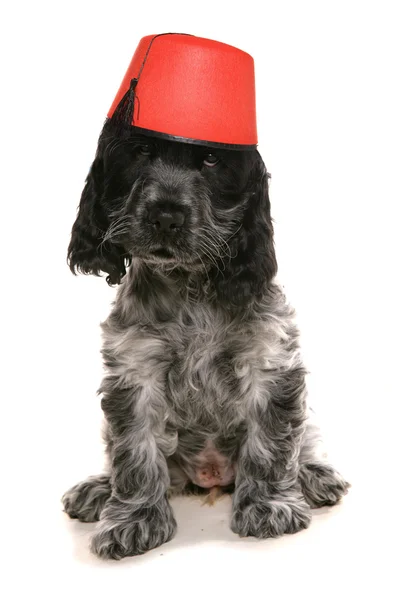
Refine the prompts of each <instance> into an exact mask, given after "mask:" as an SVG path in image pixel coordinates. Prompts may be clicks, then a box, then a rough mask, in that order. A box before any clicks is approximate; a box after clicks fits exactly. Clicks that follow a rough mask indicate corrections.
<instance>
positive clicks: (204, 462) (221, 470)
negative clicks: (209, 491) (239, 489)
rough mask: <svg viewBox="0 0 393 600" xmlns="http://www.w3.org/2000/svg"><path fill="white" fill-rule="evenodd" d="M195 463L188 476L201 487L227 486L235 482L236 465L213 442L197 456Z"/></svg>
mask: <svg viewBox="0 0 393 600" xmlns="http://www.w3.org/2000/svg"><path fill="white" fill-rule="evenodd" d="M194 461H195V462H194V468H192V467H191V468H190V469H189V473H188V474H189V477H190V479H191V481H192V482H193V483H195V484H196V485H199V486H200V487H203V488H211V487H215V486H226V485H229V484H230V483H233V481H234V480H235V474H236V467H235V465H234V464H233V463H232V462H231V461H230V459H229V458H228V457H226V456H224V455H223V454H222V453H221V452H219V451H218V450H217V448H216V447H215V446H214V444H213V443H212V442H211V441H209V442H208V443H207V444H206V446H205V448H204V449H203V450H202V451H201V452H199V454H197V455H196V456H195V458H194Z"/></svg>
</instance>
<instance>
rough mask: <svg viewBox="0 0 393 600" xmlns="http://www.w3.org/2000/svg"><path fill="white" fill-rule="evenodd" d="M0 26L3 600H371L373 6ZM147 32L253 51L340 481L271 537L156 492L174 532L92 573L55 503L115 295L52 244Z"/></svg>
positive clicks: (378, 365) (379, 419) (380, 21)
mask: <svg viewBox="0 0 393 600" xmlns="http://www.w3.org/2000/svg"><path fill="white" fill-rule="evenodd" d="M257 6H258V12H256V7H257ZM1 29H2V32H1V36H0V38H1V44H2V48H1V59H2V67H1V81H2V89H1V93H0V94H1V95H0V101H1V112H2V125H1V130H0V131H1V149H2V160H1V166H2V169H1V216H2V227H1V236H0V243H1V253H0V257H1V262H2V265H1V273H2V294H1V299H2V317H3V318H2V336H1V337H2V344H1V349H2V355H3V359H2V363H1V364H2V372H3V376H2V383H3V386H2V434H1V442H2V445H3V448H2V454H1V457H2V461H3V463H4V466H3V468H2V474H3V479H2V483H3V485H2V486H1V488H2V494H1V502H2V504H4V506H3V508H2V526H1V540H2V544H1V547H2V549H1V552H2V553H3V555H4V556H3V559H2V561H1V565H2V568H3V569H4V570H5V574H6V577H4V576H3V578H2V585H4V587H5V588H6V591H5V594H4V595H3V597H4V598H7V599H8V598H35V597H37V598H38V597H40V598H56V599H57V598H63V597H64V598H65V597H67V598H68V597H73V598H107V597H108V595H109V594H110V597H111V599H114V598H119V597H121V598H125V597H130V598H141V597H142V598H154V597H161V596H163V597H164V598H180V597H183V596H191V598H194V597H195V598H196V597H198V598H200V597H210V596H212V597H213V596H217V595H218V594H223V595H224V596H226V597H229V598H237V597H242V598H247V597H249V596H251V595H252V596H253V597H258V598H275V599H280V598H286V597H288V596H289V595H290V596H291V598H297V597H302V598H306V599H307V598H329V597H331V596H332V595H334V597H335V598H344V597H345V598H359V597H363V596H364V597H372V598H378V599H384V598H388V597H391V594H392V585H391V582H390V573H389V561H388V554H389V553H390V558H391V541H392V530H391V514H392V507H391V501H392V485H391V477H392V474H391V458H392V450H391V417H392V410H391V402H392V375H391V364H392V302H391V271H392V269H391V261H392V245H391V230H392V211H391V203H392V201H393V184H392V159H393V156H392V154H393V152H392V144H393V126H392V125H393V123H392V112H393V95H392V58H393V48H392V17H391V14H390V10H389V2H381V1H378V0H374V1H372V2H362V1H361V0H358V1H357V2H350V1H346V0H342V1H341V2H335V1H334V0H330V1H328V2H321V1H317V0H315V1H313V2H302V1H296V2H295V1H293V2H280V1H278V0H277V1H269V2H264V1H263V0H260V1H258V2H257V1H254V2H252V1H245V0H243V1H242V2H236V3H235V2H233V3H231V2H219V1H218V0H216V2H214V1H213V0H210V1H209V2H205V1H203V0H198V2H186V1H185V0H183V1H182V2H175V1H171V0H164V1H162V2H160V3H158V2H155V1H153V0H150V2H146V1H145V2H144V1H142V0H139V1H137V0H129V1H128V2H120V1H116V0H111V1H108V2H106V3H104V2H99V1H96V2H83V1H81V2H67V3H66V2H51V3H49V2H47V3H45V2H39V1H35V2H15V3H13V4H12V8H9V9H8V10H6V11H5V13H4V11H3V15H2V18H1ZM166 31H178V32H185V33H193V34H196V35H199V36H203V37H210V38H213V39H217V40H220V41H224V42H227V43H230V44H232V45H235V46H238V47H240V48H242V49H244V50H246V51H248V52H249V53H250V54H252V55H253V56H254V58H255V66H256V78H257V108H258V125H259V140H260V144H259V149H260V152H261V154H262V156H263V158H264V160H265V162H266V164H267V167H268V169H269V171H270V172H271V173H272V180H271V201H272V212H273V216H274V218H275V229H276V248H277V255H278V260H279V266H280V270H279V275H280V280H281V281H282V283H283V284H284V285H285V288H286V291H287V294H288V297H289V298H290V300H291V302H292V303H293V304H294V305H295V307H296V308H297V312H298V320H299V324H300V326H301V329H302V334H303V347H304V354H305V359H306V363H307V366H308V368H309V370H310V372H311V376H310V398H311V403H312V405H313V406H314V408H315V409H316V410H317V412H318V414H319V420H320V422H321V424H322V426H323V429H324V430H325V434H326V439H327V445H328V448H329V449H330V453H331V456H332V460H333V461H334V463H335V464H336V465H337V466H338V467H339V468H340V469H341V470H342V472H343V473H344V475H345V476H346V477H347V478H348V479H349V480H350V481H351V482H352V484H353V487H352V489H351V491H350V494H349V495H348V496H347V497H346V498H345V501H344V502H343V504H342V506H340V507H336V508H334V509H331V510H322V511H317V512H316V513H315V516H314V519H313V522H312V525H311V527H310V529H308V530H307V531H305V532H302V533H299V534H297V535H296V536H286V537H284V538H282V539H280V540H274V541H271V540H270V541H256V540H253V539H247V540H241V539H240V538H238V537H237V536H235V535H234V534H232V533H231V532H230V530H229V527H228V519H229V499H226V500H223V501H222V502H220V503H218V504H217V505H216V506H215V507H213V508H208V507H200V505H199V503H198V501H191V500H180V501H176V502H175V503H174V506H175V512H176V516H177V518H178V522H179V533H178V536H177V537H176V539H175V540H174V541H173V542H171V543H169V544H167V545H165V546H163V547H162V548H159V549H157V550H155V551H152V552H150V553H149V554H148V555H146V556H144V557H137V558H131V559H125V560H123V561H122V562H120V563H104V562H102V561H100V560H98V559H96V558H94V557H93V556H91V555H90V554H89V552H88V539H89V535H90V532H91V530H92V526H90V525H80V524H78V523H75V522H74V521H70V520H68V519H67V517H66V516H65V515H64V514H63V513H62V512H61V506H60V503H59V498H60V497H61V495H62V493H63V492H64V491H65V490H66V489H67V488H68V487H69V486H70V485H72V484H74V483H76V482H77V481H78V480H80V479H82V478H84V477H85V476H87V475H90V474H94V473H98V472H100V470H101V466H102V448H101V445H100V423H101V414H100V405H99V399H98V398H97V397H96V395H95V390H96V389H97V387H98V385H99V383H100V378H101V362H100V354H99V347H100V331H99V322H100V321H101V320H103V319H104V318H105V317H106V315H107V313H108V310H109V307H110V302H111V301H112V299H113V294H114V291H113V290H111V289H110V288H108V287H107V285H106V283H105V281H104V280H103V279H98V278H93V277H82V276H81V277H78V278H75V277H73V276H72V275H71V273H70V272H69V271H68V268H67V266H66V261H65V254H66V249H67V245H68V241H69V233H70V229H71V226H72V223H73V220H74V217H75V211H76V207H77V204H78V202H79V197H80V193H81V189H82V187H83V182H84V178H85V176H86V174H87V171H88V168H89V166H90V163H91V162H92V160H93V156H94V152H95V148H96V141H97V137H98V135H99V132H100V130H101V126H102V123H103V121H104V118H105V115H106V112H107V110H108V108H109V106H110V104H111V102H112V100H113V97H114V95H115V93H116V91H117V89H118V86H119V84H120V81H121V79H122V77H123V75H124V72H125V70H126V68H127V66H128V63H129V61H130V59H131V56H132V53H133V51H134V49H135V47H136V45H137V43H138V41H139V39H140V38H141V37H142V36H143V35H147V34H151V33H160V32H166ZM7 576H8V577H7Z"/></svg>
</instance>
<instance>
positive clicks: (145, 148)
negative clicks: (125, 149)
mask: <svg viewBox="0 0 393 600" xmlns="http://www.w3.org/2000/svg"><path fill="white" fill-rule="evenodd" d="M139 152H140V153H141V154H143V156H150V154H151V148H150V146H149V144H143V146H140V147H139Z"/></svg>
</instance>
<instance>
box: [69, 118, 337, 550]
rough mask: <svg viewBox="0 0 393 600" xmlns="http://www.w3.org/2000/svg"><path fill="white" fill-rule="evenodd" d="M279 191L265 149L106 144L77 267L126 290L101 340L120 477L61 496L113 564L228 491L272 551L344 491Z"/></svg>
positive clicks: (104, 137)
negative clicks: (284, 265)
mask: <svg viewBox="0 0 393 600" xmlns="http://www.w3.org/2000/svg"><path fill="white" fill-rule="evenodd" d="M268 188H269V174H268V172H267V170H266V167H265V164H264V162H263V160H262V158H261V156H260V154H259V152H258V151H257V150H256V149H253V150H231V149H222V148H220V149H218V148H215V147H209V146H203V145H198V144H190V143H182V142H179V141H168V140H166V139H160V138H159V137H151V136H146V135H140V134H138V133H134V134H132V133H130V135H128V136H123V138H119V137H118V136H116V135H114V133H113V132H111V130H110V127H109V126H108V127H104V129H103V132H102V134H101V137H100V140H99V144H98V149H97V154H96V157H95V160H94V162H93V164H92V167H91V169H90V172H89V174H88V177H87V179H86V184H85V187H84V190H83V193H82V197H81V201H80V205H79V210H78V214H77V218H76V221H75V223H74V225H73V228H72V234H71V241H70V245H69V249H68V260H69V265H70V268H71V270H72V271H73V272H74V273H76V272H81V273H85V274H89V273H90V274H94V275H100V274H102V273H106V274H107V282H108V283H109V284H110V285H116V284H118V285H119V288H118V293H117V298H116V301H115V303H114V306H113V309H112V311H111V313H110V315H109V317H108V319H107V320H106V321H105V322H104V323H103V325H102V329H103V336H104V342H103V349H102V354H103V360H104V365H105V368H106V374H105V377H104V379H103V382H102V384H101V387H100V390H99V391H100V393H101V394H102V403H101V405H102V410H103V412H104V415H105V423H106V425H105V441H106V451H107V457H108V469H107V472H106V473H105V474H103V475H100V476H97V477H90V478H88V479H87V480H86V481H84V482H82V483H79V484H77V485H76V486H74V487H72V488H71V489H70V490H69V491H68V492H66V494H65V495H64V496H63V504H64V510H65V512H66V513H68V515H69V516H70V517H72V518H77V519H79V520H80V521H83V522H91V521H99V523H98V525H97V529H96V531H95V533H94V535H93V537H92V541H91V550H92V551H93V552H94V553H95V554H96V555H98V556H100V557H102V558H113V559H121V558H123V557H125V556H133V555H138V554H142V553H144V552H146V551H148V550H150V549H152V548H155V547H157V546H159V545H160V544H163V543H165V542H167V541H169V540H170V539H171V538H173V536H174V535H175V532H176V522H175V518H174V514H173V510H172V507H171V505H170V503H169V500H168V498H169V497H170V495H171V494H182V493H188V492H190V490H191V491H194V492H195V491H198V492H203V491H206V492H208V491H209V490H214V489H222V490H223V491H225V492H229V493H231V494H232V516H231V529H232V531H234V532H235V533H237V534H239V535H240V536H255V537H257V538H268V537H277V536H281V535H283V534H285V533H295V532H298V531H300V530H302V529H304V528H307V527H308V526H309V524H310V520H311V508H315V507H321V506H324V505H329V506H330V505H334V504H336V503H337V502H339V500H340V499H341V497H342V496H343V495H344V494H346V492H347V490H348V487H349V484H348V483H347V482H346V481H345V480H344V479H343V477H342V476H341V475H340V474H339V473H338V472H337V471H336V470H335V469H334V468H333V467H332V466H331V465H329V464H328V463H327V462H325V460H323V459H322V458H321V457H320V456H319V455H318V453H317V450H316V447H317V438H318V430H317V429H316V428H315V427H314V426H313V425H312V424H311V422H310V419H309V411H308V407H307V402H306V384H305V376H306V369H305V367H304V365H303V362H302V357H301V353H300V349H299V339H298V338H299V334H298V329H297V327H296V324H295V322H294V311H293V309H292V308H291V306H290V305H289V304H288V302H287V300H286V298H285V296H284V293H283V291H282V289H281V287H280V286H279V284H278V283H277V281H276V273H277V262H276V256H275V249H274V240H273V226H272V219H271V215H270V201H269V189H268Z"/></svg>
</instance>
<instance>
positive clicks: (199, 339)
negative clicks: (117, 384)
mask: <svg viewBox="0 0 393 600" xmlns="http://www.w3.org/2000/svg"><path fill="white" fill-rule="evenodd" d="M186 317H187V318H184V319H183V320H182V325H181V327H179V329H176V328H175V329H176V334H175V335H174V337H173V339H172V341H171V345H172V348H173V361H172V363H171V365H170V368H169V371H168V376H167V396H168V400H169V402H170V403H171V404H172V407H173V409H174V413H175V414H176V418H177V424H178V426H180V427H181V426H183V427H186V428H190V427H192V426H193V425H197V426H199V427H205V428H206V429H210V430H216V431H226V432H231V431H232V430H234V429H236V428H237V427H238V426H239V425H240V424H241V423H242V421H243V420H244V410H245V409H244V402H245V399H246V397H247V394H248V393H249V391H250V390H251V389H253V386H254V384H255V378H257V377H258V375H257V372H260V371H261V369H263V363H264V358H263V355H264V351H263V349H262V346H263V340H262V336H261V333H260V334H257V335H255V333H256V332H255V326H254V327H252V326H251V324H250V326H247V325H245V324H244V323H243V324H242V325H240V324H236V323H231V322H228V320H226V319H225V318H224V317H223V315H222V314H220V313H217V312H215V311H214V309H213V308H210V307H209V306H203V305H202V306H199V307H198V306H197V307H193V310H192V311H189V313H188V314H187V315H186ZM174 333H175V330H174Z"/></svg>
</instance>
